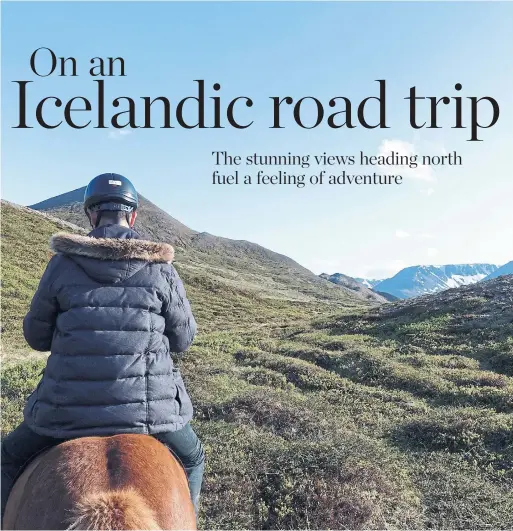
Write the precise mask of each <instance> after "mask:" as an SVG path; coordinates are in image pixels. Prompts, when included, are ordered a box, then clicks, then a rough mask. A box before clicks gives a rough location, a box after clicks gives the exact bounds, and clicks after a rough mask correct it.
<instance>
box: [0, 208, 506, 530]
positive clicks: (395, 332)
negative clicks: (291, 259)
mask: <svg viewBox="0 0 513 531" xmlns="http://www.w3.org/2000/svg"><path fill="white" fill-rule="evenodd" d="M2 214H3V217H2V257H3V264H2V266H3V271H2V277H3V286H4V288H3V289H4V290H7V295H8V296H7V297H6V296H5V293H6V292H4V297H3V299H2V309H3V314H4V315H3V317H4V325H3V326H4V328H5V331H4V337H3V339H4V350H5V352H4V356H5V357H6V360H7V364H6V365H5V366H4V368H3V374H2V384H3V387H2V406H3V408H2V410H3V415H2V425H3V428H4V430H5V431H9V430H10V429H12V428H13V427H14V426H15V424H16V423H17V422H18V421H19V420H20V412H21V408H22V404H23V401H24V399H25V397H26V396H27V394H28V393H30V392H31V391H32V389H33V388H34V387H35V385H36V383H37V381H38V378H39V372H40V370H41V368H42V367H43V366H44V360H41V359H33V360H31V359H25V360H24V361H21V357H22V356H23V357H25V356H27V354H28V352H27V351H26V350H25V347H23V341H22V339H21V335H20V330H21V318H22V316H23V315H24V311H25V309H26V306H27V304H28V302H29V300H30V296H31V295H32V292H33V290H34V289H35V286H36V285H37V280H38V277H39V276H40V274H41V272H42V269H43V267H44V264H45V262H46V260H47V259H48V257H49V254H48V251H47V249H46V240H47V237H48V236H49V234H50V233H51V232H53V231H54V230H55V229H57V228H58V227H57V225H55V224H53V222H51V221H50V220H47V219H44V220H42V219H41V218H40V216H39V215H37V214H34V213H30V212H29V211H25V210H19V209H14V208H13V207H10V206H9V205H3V209H2ZM205 256H207V259H205ZM207 260H208V261H207ZM241 260H242V262H240V263H239V264H237V263H236V261H235V259H234V261H233V262H232V263H230V264H226V263H223V260H222V257H217V255H216V254H215V253H214V255H203V259H202V255H201V254H200V251H197V250H189V251H188V250H187V249H185V250H183V251H182V252H180V253H179V260H178V268H179V270H180V274H181V275H182V277H183V278H184V280H185V282H186V287H187V290H188V295H189V297H190V298H191V301H192V305H193V309H194V311H195V313H196V314H197V315H198V317H199V321H200V329H201V332H200V334H199V336H198V338H197V340H196V341H195V343H194V345H193V347H192V348H191V350H190V351H189V352H188V353H187V354H186V355H185V356H184V358H183V359H182V360H180V361H179V364H180V366H181V369H182V371H183V373H184V376H185V379H186V382H187V385H188V387H189V388H190V390H191V395H192V397H193V401H194V404H195V407H196V416H195V420H194V421H193V424H194V427H195V429H196V430H197V432H198V433H199V434H200V436H201V438H202V440H203V441H204V444H205V446H206V451H207V470H206V476H205V490H204V495H203V501H202V508H201V522H200V523H201V525H202V526H204V527H207V528H213V529H221V528H223V529H227V528H251V529H260V528H268V529H278V528H279V529H294V528H309V529H319V528H320V529H327V528H331V529H343V528H346V529H347V528H349V529H366V528H367V529H368V528H372V529H398V528H400V529H407V528H408V529H409V528H445V529H448V528H452V529H464V528H465V529H468V528H472V529H510V528H512V527H513V472H512V465H513V415H512V409H513V401H512V398H511V397H512V391H513V377H512V376H513V375H512V372H511V359H512V357H513V343H512V341H513V340H512V337H513V330H512V327H513V324H512V323H513V309H512V308H513V305H512V304H511V303H512V298H513V278H512V277H503V278H500V279H497V280H493V281H491V282H488V283H484V284H481V285H479V284H478V285H475V286H471V287H469V288H465V289H459V290H450V291H447V292H444V293H442V294H440V295H437V296H434V297H424V298H421V299H417V300H414V301H407V302H402V303H399V304H393V305H384V306H381V307H379V308H374V309H372V308H371V309H370V311H369V309H368V307H365V306H362V305H361V304H359V302H358V300H355V299H352V298H350V297H349V296H346V295H345V294H344V297H340V296H339V297H338V299H334V298H332V297H331V296H323V292H322V291H318V290H317V288H316V286H315V285H314V286H313V287H312V288H311V292H310V293H308V290H307V289H306V287H305V286H307V284H301V285H298V284H297V281H296V280H295V278H293V276H292V278H290V277H291V275H289V276H287V273H286V272H285V271H284V272H283V273H281V278H282V281H281V282H280V277H279V276H276V277H274V278H273V279H272V280H271V279H269V278H268V276H267V275H266V274H263V273H262V271H261V270H259V268H262V270H263V271H266V268H267V266H266V265H265V262H263V263H262V262H256V261H254V260H253V261H251V260H249V259H247V260H248V262H244V258H243V257H242V258H241ZM27 261H28V262H27ZM244 263H245V267H246V269H245V270H244V269H243V268H241V265H240V264H244ZM27 264H28V265H27ZM260 284H263V286H264V287H263V289H260V290H258V286H259V285H260ZM21 287H23V289H21ZM8 290H10V291H8ZM6 319H7V320H6Z"/></svg>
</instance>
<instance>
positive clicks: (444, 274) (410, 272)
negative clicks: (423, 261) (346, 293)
mask: <svg viewBox="0 0 513 531" xmlns="http://www.w3.org/2000/svg"><path fill="white" fill-rule="evenodd" d="M495 271H497V266H496V265H493V264H458V265H441V266H412V267H407V268H405V269H402V270H401V271H399V273H397V274H396V275H395V276H393V277H392V278H388V279H386V280H383V281H381V282H379V283H378V284H376V285H375V286H374V288H375V290H376V291H384V292H385V293H390V294H391V295H395V296H396V297H399V298H400V299H409V298H412V297H418V296H419V295H426V294H430V293H438V292H439V291H443V290H446V289H449V288H457V287H459V286H464V285H468V284H475V283H476V282H479V281H480V280H483V279H484V278H486V277H488V276H489V275H491V274H493V273H494V272H495Z"/></svg>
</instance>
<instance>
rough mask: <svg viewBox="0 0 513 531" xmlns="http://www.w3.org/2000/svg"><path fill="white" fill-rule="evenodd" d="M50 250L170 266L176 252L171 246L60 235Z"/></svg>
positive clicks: (140, 241) (116, 239) (53, 240)
mask: <svg viewBox="0 0 513 531" xmlns="http://www.w3.org/2000/svg"><path fill="white" fill-rule="evenodd" d="M50 248H51V249H52V251H54V252H56V253H63V254H68V255H78V256H85V257H87V258H96V259H99V260H143V261H145V262H156V263H168V264H170V263H171V262H172V261H173V259H174V254H175V250H174V249H173V247H172V246H171V245H169V244H168V243H159V242H151V241H148V240H139V239H118V238H91V237H90V236H82V235H80V234H71V233H67V232H58V233H57V234H54V235H53V236H52V237H51V239H50Z"/></svg>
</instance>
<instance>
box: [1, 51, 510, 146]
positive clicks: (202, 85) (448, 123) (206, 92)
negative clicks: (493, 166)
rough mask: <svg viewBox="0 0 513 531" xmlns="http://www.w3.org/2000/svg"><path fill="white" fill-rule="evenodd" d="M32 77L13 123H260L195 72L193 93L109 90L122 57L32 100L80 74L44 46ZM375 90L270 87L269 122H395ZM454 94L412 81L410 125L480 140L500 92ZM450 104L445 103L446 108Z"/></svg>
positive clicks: (382, 89)
mask: <svg viewBox="0 0 513 531" xmlns="http://www.w3.org/2000/svg"><path fill="white" fill-rule="evenodd" d="M28 59H29V60H28V62H29V64H30V70H31V73H32V74H33V75H35V76H37V77H36V80H34V79H25V80H15V81H12V82H13V83H15V84H17V85H18V104H19V107H18V108H19V113H18V123H17V124H16V125H13V126H11V127H12V128H15V129H32V128H34V127H37V126H39V127H43V128H45V129H56V128H58V127H66V126H68V127H71V128H73V129H84V128H86V127H92V128H97V129H107V128H110V127H112V128H114V129H125V128H130V129H153V128H162V129H175V128H184V129H195V128H198V129H224V128H226V127H232V128H236V129H247V128H249V127H251V126H252V125H253V124H254V123H255V119H254V117H252V115H251V110H250V108H251V107H253V105H254V100H253V99H252V98H251V97H249V96H246V95H244V96H237V97H235V98H223V96H222V87H221V84H220V83H218V82H214V83H208V84H207V83H206V82H205V80H203V79H196V80H193V83H194V95H188V96H185V97H183V98H179V99H176V100H174V99H171V98H169V97H166V96H153V97H152V96H138V97H136V98H134V97H129V96H118V97H114V98H108V97H107V96H106V91H107V86H106V80H105V79H103V78H112V77H126V76H127V73H126V64H125V59H124V58H123V57H93V58H91V59H89V60H88V65H87V75H89V76H90V77H91V78H95V79H93V83H94V84H95V85H94V88H93V89H92V92H94V96H88V97H85V96H80V95H79V96H74V97H71V98H63V97H59V96H58V95H47V96H45V97H43V98H41V99H39V101H33V100H34V97H33V95H32V93H31V88H32V87H33V85H32V86H31V84H32V83H36V82H38V83H44V78H47V77H49V76H54V77H55V76H58V77H63V78H64V77H78V76H80V72H79V61H78V60H77V59H76V58H75V57H63V56H58V55H57V54H56V53H55V52H54V51H53V50H51V49H49V48H46V47H40V48H38V49H36V50H34V52H33V53H32V54H31V56H30V58H28ZM373 82H374V83H377V85H374V87H375V89H376V94H374V95H371V96H368V97H366V98H363V99H361V100H360V101H358V102H355V101H352V100H351V99H350V98H348V97H346V96H340V95H337V96H334V97H332V98H330V99H329V100H327V101H321V100H320V99H318V98H316V97H315V96H303V97H301V98H295V99H294V98H292V97H291V96H287V95H280V96H276V95H269V100H270V101H269V108H270V113H271V118H270V120H269V121H268V122H267V124H266V125H267V127H269V128H271V129H284V128H285V127H286V125H284V124H285V123H292V124H295V125H297V126H298V127H301V128H303V129H315V128H316V127H319V126H321V125H325V126H327V127H328V128H330V129H341V128H346V129H354V128H356V127H362V128H364V129H376V128H379V129H390V126H389V125H387V81H386V80H385V79H377V80H373ZM450 92H451V94H450V95H447V94H444V95H438V96H427V95H424V94H423V93H422V91H421V89H419V88H418V87H416V86H412V87H409V88H408V91H407V95H406V96H405V97H404V100H405V101H406V103H405V105H407V107H408V111H409V112H408V116H409V125H410V126H411V127H412V128H413V129H423V128H426V129H441V128H443V127H450V128H452V129H468V132H467V134H466V136H467V138H466V140H468V141H471V142H475V141H482V140H483V138H482V137H483V134H484V131H483V130H485V129H489V128H491V127H493V126H494V125H495V124H496V123H497V122H498V120H499V116H500V106H499V102H498V101H497V99H496V98H494V97H492V96H487V95H481V96H464V95H463V94H465V91H464V87H463V85H462V84H461V83H459V82H456V83H455V84H454V86H453V87H451V88H450ZM442 109H445V111H442Z"/></svg>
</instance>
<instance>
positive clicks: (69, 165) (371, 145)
mask: <svg viewBox="0 0 513 531" xmlns="http://www.w3.org/2000/svg"><path fill="white" fill-rule="evenodd" d="M512 23H513V3H500V2H490V3H478V2H471V3H461V2H457V3H441V2H432V3H421V2H415V3H406V2H397V3H392V2H390V3H389V2H378V3H373V2H363V3H361V2H360V3H350V2H340V3H314V2H312V3H309V2H301V3H293V2H285V3H277V2H272V3H271V2H264V3H244V2H240V3H233V2H225V3H216V2H208V3H196V2H192V3H178V2H170V3H167V2H155V3H142V2H141V3H139V2H113V3H108V2H77V3H71V2H70V3H68V2H55V3H44V2H37V3H28V2H2V44H3V46H2V74H3V75H2V91H3V101H2V107H3V109H2V110H3V123H2V144H3V145H2V155H3V161H2V177H3V179H2V197H3V198H5V199H8V200H11V201H14V202H17V203H22V204H32V203H35V202H37V201H40V200H43V199H45V198H47V197H49V196H53V195H57V194H59V193H63V192H65V191H68V190H71V189H74V188H77V187H79V186H83V185H84V184H86V183H87V182H88V181H89V180H90V179H91V178H92V177H94V176H95V175H97V174H99V173H103V172H106V171H113V172H117V173H122V174H124V175H126V176H127V177H129V178H131V179H132V180H133V182H134V183H135V184H136V186H137V187H138V189H139V190H140V191H141V193H142V194H143V195H145V196H146V197H147V198H149V199H150V200H152V201H153V202H155V203H156V204H157V205H159V206H160V207H161V208H163V209H164V210H166V211H167V212H169V213H170V214H171V215H172V216H174V217H176V218H177V219H179V220H180V221H182V222H183V223H185V224H186V225H188V226H190V227H191V228H193V229H196V230H199V231H207V232H210V233H212V234H216V235H220V236H225V237H229V238H236V239H246V240H250V241H254V242H257V243H259V244H261V245H264V246H266V247H269V248H271V249H273V250H275V251H278V252H281V253H283V254H286V255H289V256H291V257H292V258H294V259H296V260H297V261H299V262H300V263H301V264H303V265H305V266H306V267H308V268H310V269H312V270H313V271H315V272H316V273H320V272H322V271H326V272H330V273H332V272H335V271H338V272H343V273H346V274H349V275H353V276H368V277H384V276H386V275H390V274H392V273H395V272H396V271H398V270H399V269H401V268H402V267H405V266H408V265H416V264H429V263H463V262H493V263H498V264H502V263H504V262H507V261H509V260H511V259H513V250H512V245H511V242H512V239H513V209H512V208H511V197H512V196H513V175H512V171H511V147H512V146H513V68H512V67H513V54H512V53H511V52H512V50H513V35H512V32H511V31H510V29H511V27H512ZM39 47H48V48H51V49H52V50H53V51H54V52H55V53H56V55H57V56H59V57H61V56H64V57H69V56H73V57H75V58H76V60H77V65H78V73H79V76H77V77H58V76H56V75H52V76H49V77H45V78H42V77H41V78H38V77H37V76H36V75H35V74H34V73H33V72H32V71H31V70H30V65H29V59H30V55H31V54H32V52H33V51H34V50H35V49H37V48H39ZM95 56H102V57H108V56H113V57H117V56H122V57H123V58H124V59H125V67H126V74H127V75H126V77H113V78H106V79H105V83H106V87H107V96H108V97H110V100H112V98H114V97H117V96H130V97H132V98H134V99H136V100H137V99H139V98H140V97H142V96H151V97H156V96H166V97H168V98H169V99H171V100H172V101H177V100H179V99H181V98H183V97H185V96H189V95H193V94H194V93H195V90H196V89H195V83H194V81H193V80H195V79H204V80H205V83H206V86H207V87H211V86H212V85H213V84H214V83H216V82H218V83H220V84H221V87H222V89H221V91H219V93H218V94H220V95H221V98H222V101H223V102H228V101H229V100H230V99H231V98H234V97H236V96H247V97H251V99H252V100H253V101H254V106H253V107H252V108H251V109H246V110H244V111H243V113H242V114H241V116H244V117H249V119H253V120H255V123H254V124H253V125H252V126H251V127H250V128H248V129H245V130H236V129H233V128H226V129H222V130H213V129H205V130H198V129H193V130H185V129H182V128H175V129H171V130H169V129H167V130H166V129H158V128H156V129H150V130H142V129H138V130H133V131H132V132H131V133H130V134H124V135H121V134H119V132H114V131H113V130H109V129H103V130H102V129H93V128H86V129H83V130H72V129H70V128H69V127H59V128H57V129H54V130H45V129H43V128H41V127H35V128H33V129H28V130H21V129H13V128H12V126H14V125H16V123H17V115H18V95H17V86H16V85H15V84H14V83H12V81H14V80H30V81H34V83H32V84H30V85H29V96H28V109H29V110H28V113H29V115H30V118H29V120H31V121H32V122H33V121H34V113H35V106H36V104H37V102H38V101H39V100H40V99H42V98H43V97H46V96H58V97H60V98H61V99H64V100H65V99H69V98H71V97H73V96H79V95H80V96H85V97H88V98H89V99H91V101H92V102H93V109H94V105H95V91H96V83H94V81H93V79H96V78H92V77H91V76H89V74H88V69H89V67H90V65H89V59H90V58H91V57H95ZM41 64H42V65H43V64H44V61H41ZM376 79H386V80H387V121H388V125H389V126H390V128H389V129H386V130H385V129H381V130H380V129H375V130H366V129H363V128H361V127H357V128H355V129H352V130H349V129H346V128H342V129H330V128H328V127H326V126H319V127H318V128H316V129H312V130H306V129H305V130H303V129H301V128H299V127H298V126H296V125H294V124H293V123H292V122H291V120H286V122H285V123H286V128H284V129H281V130H273V129H269V125H270V124H271V122H272V113H271V105H270V100H269V97H271V96H281V97H283V96H292V97H293V98H294V99H298V98H300V97H303V96H315V97H317V98H318V99H319V100H321V101H322V102H323V103H324V104H325V106H326V108H327V109H329V107H328V106H327V102H328V101H329V99H330V98H333V97H336V96H346V97H349V98H351V100H353V101H354V102H356V103H358V102H359V101H360V100H361V99H363V98H364V97H367V96H375V95H377V88H376V87H377V83H376V82H375V81H374V80H376ZM457 82H459V83H461V84H462V85H463V89H462V90H461V91H460V93H459V94H457V93H456V91H455V90H454V84H455V83H457ZM414 85H415V86H416V87H417V88H418V90H419V93H421V95H425V96H438V97H441V96H444V95H447V96H455V95H461V96H463V97H464V101H463V105H464V107H463V112H464V114H465V116H466V118H467V119H468V117H469V113H470V104H469V101H468V100H465V97H467V96H476V97H481V96H492V97H494V98H495V99H497V100H498V102H499V104H500V109H501V117H500V119H499V122H498V123H497V125H495V126H494V127H493V128H490V129H487V130H483V132H482V133H481V136H480V137H481V138H483V139H484V141H483V142H468V141H467V138H468V137H469V136H468V135H469V130H468V129H465V130H457V129H451V125H453V117H452V116H453V115H452V114H451V113H453V112H454V107H453V106H452V105H451V106H447V108H446V109H443V111H442V114H441V122H440V123H441V125H444V127H443V128H442V129H437V130H427V129H421V130H417V131H415V130H413V129H412V128H411V127H410V126H409V123H408V115H407V113H408V105H407V102H406V101H405V100H404V99H403V98H404V97H406V96H407V95H408V91H409V88H410V87H411V86H414ZM207 95H208V96H210V95H213V91H211V90H210V91H209V92H208V94H207ZM225 104H226V103H225ZM108 108H110V109H111V112H117V111H113V110H112V108H111V107H108ZM483 108H484V107H483ZM91 114H92V115H93V114H94V110H93V111H92V113H91ZM484 114H485V113H484V111H483V120H484V119H485V118H486V117H485V116H484ZM107 115H108V113H107ZM48 117H49V119H50V118H51V119H54V118H55V119H56V120H57V117H58V114H55V113H49V114H48ZM389 147H391V148H397V149H398V150H403V151H404V150H406V151H407V150H409V149H410V150H411V149H413V150H414V151H415V152H416V153H418V154H420V155H423V154H443V153H450V152H453V151H454V150H456V151H457V152H458V154H460V155H461V156H462V157H463V166H461V167H445V168H441V167H438V168H434V169H433V170H432V171H430V170H425V169H424V170H423V171H403V169H398V168H395V169H394V168H388V169H387V170H380V169H379V168H376V169H375V170H376V171H378V172H381V173H399V174H403V175H404V176H405V178H404V181H403V184H402V185H401V186H395V187H388V188H387V187H379V186H375V187H355V186H328V185H323V186H306V187H305V188H301V189H300V188H296V187H293V186H272V187H271V186H255V185H252V186H246V187H244V186H242V185H239V186H231V187H229V186H219V185H217V186H214V185H212V184H211V174H212V171H213V170H214V169H215V168H214V165H213V157H212V155H211V152H212V151H216V150H226V151H228V152H229V153H232V154H239V155H243V156H244V155H250V154H253V153H255V152H256V153H259V154H263V155H277V154H283V153H285V154H286V153H289V152H291V153H292V154H311V155H313V154H322V153H324V152H327V153H328V154H335V155H351V154H358V153H359V152H360V151H361V150H362V151H364V152H365V153H366V154H369V155H374V154H377V153H378V152H379V151H380V149H381V150H386V149H387V148H389ZM283 169H285V170H286V171H290V172H293V169H292V168H290V167H287V168H283ZM277 170H278V168H275V169H274V172H276V171H277ZM296 171H298V170H297V169H296ZM313 171H314V169H313V170H312V173H313ZM346 171H348V172H350V173H362V171H361V168H356V167H354V168H351V167H349V168H346ZM372 171H374V169H373V170H372ZM341 172H342V169H338V170H336V171H333V173H337V174H339V173H341ZM367 172H368V170H367Z"/></svg>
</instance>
